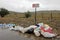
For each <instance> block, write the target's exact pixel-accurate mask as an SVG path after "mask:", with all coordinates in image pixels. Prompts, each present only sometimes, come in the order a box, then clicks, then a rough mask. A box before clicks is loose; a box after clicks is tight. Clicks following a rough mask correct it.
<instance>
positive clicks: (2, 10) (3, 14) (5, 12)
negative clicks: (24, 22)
mask: <svg viewBox="0 0 60 40" xmlns="http://www.w3.org/2000/svg"><path fill="white" fill-rule="evenodd" d="M7 14H9V11H8V10H7V9H4V8H1V10H0V16H1V17H4V16H5V15H7Z"/></svg>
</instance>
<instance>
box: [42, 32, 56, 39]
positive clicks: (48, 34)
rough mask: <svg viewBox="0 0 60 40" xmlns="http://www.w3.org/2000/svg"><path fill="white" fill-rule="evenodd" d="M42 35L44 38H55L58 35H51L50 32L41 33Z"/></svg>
mask: <svg viewBox="0 0 60 40" xmlns="http://www.w3.org/2000/svg"><path fill="white" fill-rule="evenodd" d="M41 34H42V35H43V36H44V37H49V38H50V37H55V36H56V34H53V33H49V32H43V31H41Z"/></svg>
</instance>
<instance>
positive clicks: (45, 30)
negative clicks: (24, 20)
mask: <svg viewBox="0 0 60 40" xmlns="http://www.w3.org/2000/svg"><path fill="white" fill-rule="evenodd" d="M10 30H18V31H20V32H22V33H29V34H31V33H34V34H35V35H36V36H40V35H43V36H44V37H49V38H50V37H55V36H57V34H56V33H54V32H53V29H52V28H51V27H50V26H49V25H47V24H44V23H38V24H36V25H31V26H29V27H26V28H24V27H21V26H13V27H11V28H10Z"/></svg>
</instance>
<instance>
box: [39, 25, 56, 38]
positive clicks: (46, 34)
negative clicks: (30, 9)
mask: <svg viewBox="0 0 60 40" xmlns="http://www.w3.org/2000/svg"><path fill="white" fill-rule="evenodd" d="M40 30H41V34H42V35H43V36H44V37H55V36H56V34H54V33H53V31H52V28H51V27H50V26H48V25H47V24H44V26H43V27H40Z"/></svg>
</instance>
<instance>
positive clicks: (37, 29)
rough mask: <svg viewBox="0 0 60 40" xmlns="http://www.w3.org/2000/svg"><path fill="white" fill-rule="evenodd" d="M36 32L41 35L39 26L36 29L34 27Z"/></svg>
mask: <svg viewBox="0 0 60 40" xmlns="http://www.w3.org/2000/svg"><path fill="white" fill-rule="evenodd" d="M34 34H35V35H36V36H40V28H39V27H37V28H36V29H34Z"/></svg>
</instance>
